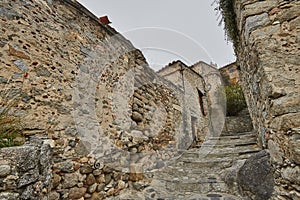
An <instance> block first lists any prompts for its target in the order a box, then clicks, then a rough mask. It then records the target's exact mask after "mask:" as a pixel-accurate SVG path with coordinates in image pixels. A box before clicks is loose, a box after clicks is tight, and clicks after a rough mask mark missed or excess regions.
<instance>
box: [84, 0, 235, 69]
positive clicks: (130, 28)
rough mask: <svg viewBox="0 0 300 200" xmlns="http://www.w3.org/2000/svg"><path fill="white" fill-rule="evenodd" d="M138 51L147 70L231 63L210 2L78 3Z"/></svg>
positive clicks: (97, 0)
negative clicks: (173, 65)
mask: <svg viewBox="0 0 300 200" xmlns="http://www.w3.org/2000/svg"><path fill="white" fill-rule="evenodd" d="M79 2H80V3H81V4H83V5H84V6H85V7H87V8H88V9H89V10H90V11H91V12H92V13H94V14H95V15H96V16H98V17H100V16H104V15H107V16H108V17H109V19H110V21H111V22H112V23H111V24H110V25H111V26H112V27H114V28H115V29H116V30H117V31H118V32H120V33H121V34H123V35H124V36H125V37H127V38H128V39H129V40H130V41H131V42H132V43H133V44H134V46H135V47H137V48H139V49H141V50H142V51H143V53H144V55H145V57H146V58H147V61H148V62H149V64H150V66H152V67H153V68H154V69H159V68H161V67H163V66H165V65H167V64H168V63H169V62H171V61H173V60H178V59H180V60H182V61H184V62H185V63H186V64H188V65H191V64H193V63H196V62H197V61H200V60H202V61H205V62H207V63H211V62H212V63H216V64H217V65H218V66H219V67H222V66H224V65H226V64H229V63H231V62H233V61H234V60H235V56H234V53H233V50H232V44H231V43H227V41H226V40H225V36H224V35H225V34H224V31H223V28H222V27H219V26H218V20H217V16H216V12H215V11H214V7H215V6H211V3H212V2H213V0H187V1H183V0H126V1H125V0H79Z"/></svg>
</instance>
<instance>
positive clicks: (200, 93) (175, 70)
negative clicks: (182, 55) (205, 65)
mask: <svg viewBox="0 0 300 200" xmlns="http://www.w3.org/2000/svg"><path fill="white" fill-rule="evenodd" d="M157 73H158V75H160V76H161V77H163V78H165V79H167V80H169V81H171V82H172V83H174V84H175V85H176V86H177V87H179V88H180V89H181V90H182V91H183V93H184V94H185V96H186V100H187V102H186V103H187V104H188V105H189V108H190V110H189V111H188V112H190V113H191V124H192V134H193V135H194V137H195V139H196V141H198V143H201V141H203V140H204V137H205V135H206V134H205V133H207V130H205V128H206V129H207V127H208V125H207V120H206V118H207V116H208V112H209V110H208V99H207V96H206V92H207V88H206V83H205V82H204V79H203V77H202V76H201V75H200V74H198V73H196V72H195V71H193V70H192V69H191V68H189V67H188V66H187V65H185V64H184V63H183V62H182V61H179V60H178V61H174V62H172V63H170V64H169V65H167V66H165V67H164V68H162V69H161V70H159V71H158V72H157ZM195 100H198V101H195ZM199 116H201V117H199ZM200 124H201V125H200Z"/></svg>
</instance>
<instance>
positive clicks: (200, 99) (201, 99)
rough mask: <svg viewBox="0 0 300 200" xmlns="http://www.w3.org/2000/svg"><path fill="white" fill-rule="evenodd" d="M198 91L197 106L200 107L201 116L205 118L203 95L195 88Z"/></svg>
mask: <svg viewBox="0 0 300 200" xmlns="http://www.w3.org/2000/svg"><path fill="white" fill-rule="evenodd" d="M197 91H198V97H199V105H200V110H201V113H202V115H203V116H206V113H205V111H204V105H203V96H204V94H203V93H202V92H201V91H200V90H199V89H198V88H197Z"/></svg>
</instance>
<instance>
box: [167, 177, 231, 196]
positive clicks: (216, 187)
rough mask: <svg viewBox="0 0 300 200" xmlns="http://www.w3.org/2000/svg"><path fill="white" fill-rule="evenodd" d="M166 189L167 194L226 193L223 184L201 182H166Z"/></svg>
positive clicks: (225, 187) (224, 184)
mask: <svg viewBox="0 0 300 200" xmlns="http://www.w3.org/2000/svg"><path fill="white" fill-rule="evenodd" d="M166 189H167V190H168V191H169V192H175V191H176V192H179V193H184V192H194V193H195V192H197V193H209V192H226V191H228V188H227V185H226V183H224V182H201V181H192V180H186V181H166Z"/></svg>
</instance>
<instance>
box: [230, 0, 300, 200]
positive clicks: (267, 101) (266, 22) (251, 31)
mask: <svg viewBox="0 0 300 200" xmlns="http://www.w3.org/2000/svg"><path fill="white" fill-rule="evenodd" d="M235 11H236V15H237V26H238V30H239V35H240V43H239V47H238V49H237V56H238V64H239V65H240V68H241V75H242V80H243V87H244V90H245V95H246V99H247V102H248V106H249V111H250V114H251V117H252V120H253V123H254V127H255V129H256V130H257V131H258V133H259V143H260V145H261V146H262V147H264V148H268V149H269V151H270V154H271V162H272V164H273V166H274V172H275V183H276V187H275V191H276V192H275V194H274V199H299V198H300V102H299V99H300V94H299V91H300V74H299V70H300V67H299V65H300V57H299V55H300V1H283V0H268V1H256V0H237V1H236V2H235Z"/></svg>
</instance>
